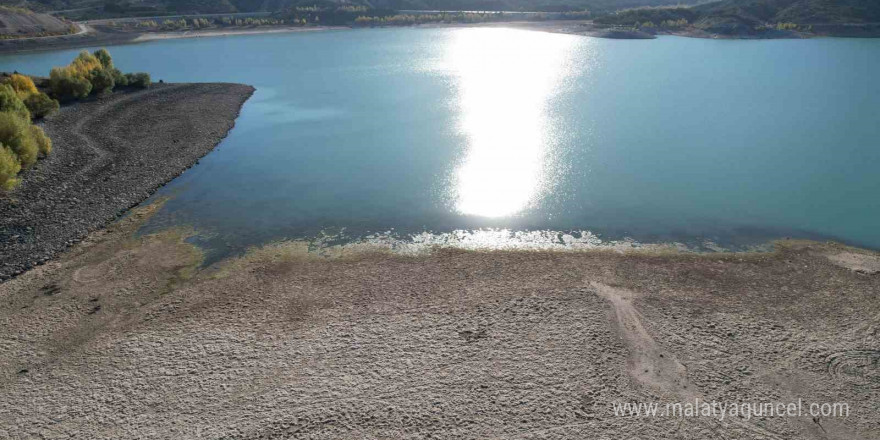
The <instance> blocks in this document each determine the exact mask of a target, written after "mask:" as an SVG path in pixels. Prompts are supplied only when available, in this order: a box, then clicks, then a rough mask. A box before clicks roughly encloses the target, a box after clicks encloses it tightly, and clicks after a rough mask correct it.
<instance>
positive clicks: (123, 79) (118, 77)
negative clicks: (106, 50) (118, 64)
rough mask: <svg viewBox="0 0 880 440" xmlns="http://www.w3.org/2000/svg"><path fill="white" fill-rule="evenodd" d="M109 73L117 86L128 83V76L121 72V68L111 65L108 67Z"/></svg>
mask: <svg viewBox="0 0 880 440" xmlns="http://www.w3.org/2000/svg"><path fill="white" fill-rule="evenodd" d="M109 70H110V74H111V75H113V82H114V83H115V84H116V85H117V86H119V87H125V86H127V85H128V77H127V76H125V74H124V73H122V71H121V70H119V69H117V68H115V67H112V68H110V69H109Z"/></svg>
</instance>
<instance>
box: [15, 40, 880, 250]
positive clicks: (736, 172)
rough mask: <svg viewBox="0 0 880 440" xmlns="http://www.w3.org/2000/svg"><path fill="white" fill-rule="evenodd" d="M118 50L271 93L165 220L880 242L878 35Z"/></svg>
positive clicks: (58, 61)
mask: <svg viewBox="0 0 880 440" xmlns="http://www.w3.org/2000/svg"><path fill="white" fill-rule="evenodd" d="M111 52H112V54H113V56H114V59H115V61H116V64H117V65H118V66H120V67H122V68H123V69H124V70H127V71H140V70H145V71H150V72H151V73H152V74H153V77H154V79H159V78H162V79H164V80H165V81H173V82H184V81H230V82H242V83H248V84H252V85H254V86H255V87H256V88H257V93H256V94H255V95H254V97H253V98H251V100H250V101H249V102H248V103H247V104H246V105H245V106H244V108H243V111H242V114H241V117H240V118H239V119H238V121H237V122H236V127H235V129H234V130H233V131H232V132H231V133H230V135H229V137H228V138H227V139H226V140H225V141H224V142H223V143H222V144H221V145H220V146H219V147H218V148H217V149H216V150H215V151H214V152H213V153H211V154H210V155H208V156H207V157H206V158H204V159H203V160H202V161H201V164H200V165H198V166H196V167H194V168H193V169H191V170H190V171H188V172H186V173H185V174H184V175H183V176H181V177H180V178H178V179H177V180H175V181H174V182H172V183H171V184H170V185H168V186H167V187H165V188H164V189H163V190H161V191H160V193H159V194H158V195H159V196H168V195H171V196H173V197H172V199H171V200H170V201H169V202H168V203H167V205H166V206H165V207H164V208H163V211H162V212H161V213H160V214H159V215H158V216H157V217H156V218H154V219H153V220H152V224H151V225H149V227H148V229H149V228H157V227H164V226H167V225H173V224H189V225H193V226H196V227H197V229H198V230H199V231H200V232H201V233H202V234H203V235H202V237H203V240H204V242H205V244H206V245H207V246H209V247H212V248H215V249H231V250H241V249H243V248H244V247H246V246H248V245H251V244H255V243H261V242H265V241H268V240H274V239H280V238H300V237H306V238H314V237H321V236H330V237H335V238H337V239H358V238H362V237H364V236H367V235H370V234H377V233H381V234H385V235H391V236H393V237H396V238H401V239H407V237H410V236H411V235H413V234H420V233H423V232H426V231H427V232H430V233H432V234H434V235H430V234H421V235H419V236H418V237H419V238H417V239H418V240H426V238H425V237H437V236H442V237H446V238H448V237H450V236H454V237H459V238H460V237H474V236H475V235H474V233H473V232H472V231H475V230H482V231H484V233H483V235H481V237H489V239H490V241H491V240H496V239H498V238H499V237H501V238H503V239H513V240H514V241H516V240H521V241H522V240H526V241H528V240H548V239H549V240H551V241H559V240H562V238H561V237H563V235H562V234H557V233H556V232H555V231H561V232H571V231H574V232H573V233H572V234H570V236H569V237H567V238H566V240H567V239H570V238H572V237H574V239H577V238H578V237H585V236H589V237H590V239H591V240H593V239H596V238H597V237H598V238H600V239H603V240H615V239H621V238H624V237H629V238H632V239H635V240H638V241H641V242H667V241H678V242H685V243H692V244H696V245H699V244H701V243H704V242H705V241H707V240H708V241H712V242H714V243H718V244H721V245H723V246H733V247H736V246H743V245H749V244H752V243H758V242H762V241H765V240H768V239H772V238H778V237H783V236H792V237H806V238H819V239H825V238H828V239H835V240H839V241H844V242H847V243H852V244H857V245H861V246H866V247H871V248H880V197H878V194H880V172H878V170H880V112H878V110H880V83H878V78H880V40H862V39H814V40H776V41H715V40H703V39H686V38H676V37H661V38H659V39H657V40H648V41H631V40H630V41H622V40H602V39H594V38H586V37H578V36H571V35H558V34H549V33H540V32H530V31H522V30H506V29H494V28H493V29H488V28H487V29H480V28H459V29H367V30H350V31H332V32H312V33H296V34H272V35H256V36H253V35H252V36H237V37H222V38H203V39H184V40H168V41H159V42H151V43H145V44H138V45H128V46H119V47H113V48H111ZM75 53H76V51H73V50H69V51H60V52H53V53H41V54H30V55H16V56H4V57H2V58H0V69H2V70H13V69H17V70H19V71H23V72H27V73H33V74H44V75H45V73H46V72H47V71H48V69H49V67H50V66H53V65H62V64H65V63H66V62H68V61H69V60H70V59H71V58H72V57H73V55H74V54H75ZM487 230H491V231H493V232H490V233H488V235H486V233H485V231H487ZM453 231H459V232H457V233H455V234H452V235H442V234H443V233H450V232H453ZM468 231H471V232H468ZM517 231H519V232H520V233H517ZM529 231H554V232H546V233H537V235H536V233H532V234H529V233H528V232H529ZM586 231H589V233H588V232H586ZM477 235H479V233H478V234H477ZM511 237H512V238H511ZM523 237H525V238H523ZM535 237H538V238H535ZM446 238H444V239H446ZM427 240H428V241H430V238H428V239H427Z"/></svg>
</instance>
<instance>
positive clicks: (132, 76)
mask: <svg viewBox="0 0 880 440" xmlns="http://www.w3.org/2000/svg"><path fill="white" fill-rule="evenodd" d="M125 76H126V78H127V79H128V85H129V86H130V87H135V88H138V89H146V88H147V87H150V84H151V81H150V74H149V73H145V72H138V73H127V74H125Z"/></svg>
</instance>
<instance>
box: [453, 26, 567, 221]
mask: <svg viewBox="0 0 880 440" xmlns="http://www.w3.org/2000/svg"><path fill="white" fill-rule="evenodd" d="M574 45H575V43H574V41H573V39H570V38H566V36H560V35H554V34H546V33H540V32H530V31H521V30H513V29H468V30H464V31H459V32H456V33H455V36H454V38H453V40H452V41H451V42H450V44H449V45H448V49H447V53H446V59H445V60H444V61H445V62H446V63H448V66H449V67H450V68H451V70H452V72H453V75H454V76H455V78H456V82H457V84H456V85H457V99H458V106H459V107H458V111H459V115H460V125H459V130H460V131H461V134H462V135H463V136H464V137H465V138H466V139H467V149H466V153H465V157H464V159H463V161H462V162H461V164H460V166H459V167H458V169H457V170H456V172H455V175H454V177H453V188H454V189H453V191H454V198H455V208H456V210H457V211H459V212H461V213H463V214H469V215H477V216H483V217H505V216H510V215H514V214H516V213H518V212H520V211H522V210H524V209H525V208H526V207H528V206H529V204H530V203H532V202H533V201H534V200H536V199H537V198H538V196H539V195H540V194H541V192H542V190H543V189H544V188H545V187H546V184H547V182H546V178H547V176H546V172H545V170H546V168H547V165H548V164H547V160H548V157H547V156H548V154H549V151H548V150H549V148H548V147H549V144H550V143H551V140H552V127H550V124H551V122H552V121H551V120H550V119H551V118H550V115H549V113H550V112H549V109H548V105H549V103H550V99H551V98H552V96H553V95H554V92H555V90H556V89H557V87H558V86H559V85H560V84H561V83H562V81H563V79H564V78H565V77H566V76H567V75H568V70H569V69H568V68H567V59H568V58H569V57H570V55H571V52H572V51H573V47H574Z"/></svg>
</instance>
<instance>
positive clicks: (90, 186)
mask: <svg viewBox="0 0 880 440" xmlns="http://www.w3.org/2000/svg"><path fill="white" fill-rule="evenodd" d="M253 91H254V88H253V87H251V86H247V85H242V84H225V83H205V84H156V85H154V86H153V87H152V88H150V89H148V90H143V91H132V92H122V93H115V94H113V95H111V96H107V97H103V98H100V99H96V100H94V101H90V102H83V103H77V104H74V105H71V106H67V107H64V108H62V109H61V111H60V112H59V113H58V114H57V115H55V116H53V117H51V118H50V119H49V120H47V121H45V122H44V123H43V128H44V129H45V130H46V133H47V134H48V135H49V136H50V137H51V138H52V140H53V143H54V145H55V148H54V151H53V152H52V153H51V154H50V155H49V156H48V157H47V158H45V159H43V160H41V161H40V162H39V163H38V164H37V165H36V166H35V167H34V168H33V169H31V170H29V171H27V172H25V173H24V174H23V176H22V177H23V179H22V183H21V185H20V186H19V187H18V188H17V189H15V190H14V191H12V192H10V193H8V194H3V195H0V281H2V280H6V279H9V278H11V277H13V276H15V275H18V274H20V273H22V272H24V271H26V270H28V269H30V268H32V267H34V266H36V265H40V264H43V263H45V262H46V261H48V260H50V259H51V258H53V257H54V256H56V255H57V254H58V253H60V252H61V251H63V250H65V249H66V248H67V247H69V246H71V245H72V244H74V243H76V242H78V241H79V240H80V239H82V238H83V237H85V236H86V235H87V234H89V233H90V232H93V231H95V230H98V229H100V228H103V227H105V226H107V225H108V224H109V223H110V222H112V221H113V220H115V219H116V218H118V217H119V216H120V215H122V214H123V213H125V212H126V211H127V210H128V209H130V208H131V207H133V206H135V205H137V204H139V203H141V202H142V201H144V200H145V199H146V198H147V197H149V196H150V194H152V193H153V192H155V191H156V190H157V189H158V188H159V187H161V186H162V185H164V184H165V183H167V182H168V181H170V180H172V179H174V178H175V177H177V176H178V175H180V174H181V173H182V172H183V171H185V170H186V169H187V168H189V167H191V166H192V165H193V164H195V163H196V162H198V160H199V158H201V157H202V156H204V155H205V154H207V153H208V152H210V151H211V150H212V149H213V148H214V147H215V146H216V145H217V144H218V143H220V141H221V140H222V139H223V138H224V137H226V134H227V133H228V132H229V130H230V129H231V128H232V127H233V125H234V124H235V118H236V117H237V116H238V113H239V111H240V109H241V106H242V105H243V104H244V102H245V101H246V100H247V99H248V98H249V97H250V96H251V94H252V93H253Z"/></svg>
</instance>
